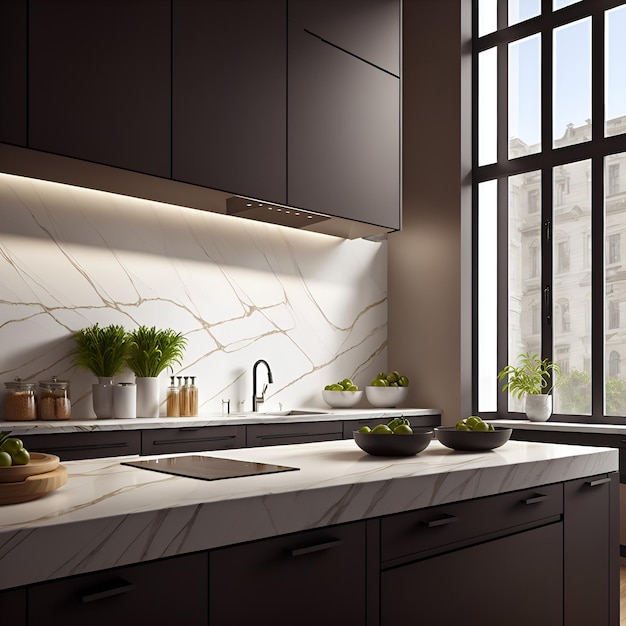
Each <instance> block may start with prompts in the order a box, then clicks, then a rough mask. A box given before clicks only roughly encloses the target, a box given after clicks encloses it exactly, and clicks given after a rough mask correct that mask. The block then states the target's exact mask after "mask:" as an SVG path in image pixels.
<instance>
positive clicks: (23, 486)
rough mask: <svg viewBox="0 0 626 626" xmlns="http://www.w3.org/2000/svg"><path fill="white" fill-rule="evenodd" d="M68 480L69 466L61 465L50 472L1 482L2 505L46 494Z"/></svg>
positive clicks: (0, 500) (0, 501)
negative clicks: (15, 480)
mask: <svg viewBox="0 0 626 626" xmlns="http://www.w3.org/2000/svg"><path fill="white" fill-rule="evenodd" d="M66 482H67V468H66V467H65V466H64V465H59V466H58V467H56V468H55V469H53V470H52V471H50V472H44V473H42V474H32V475H30V476H27V477H26V478H25V479H24V480H20V481H18V482H13V483H0V505H1V504H17V503H18V502H28V501H29V500H35V499H37V498H41V496H45V495H46V494H47V493H50V492H51V491H54V490H55V489H58V488H59V487H62V486H63V485H64V484H65V483H66Z"/></svg>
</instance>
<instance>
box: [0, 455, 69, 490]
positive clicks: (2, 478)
mask: <svg viewBox="0 0 626 626" xmlns="http://www.w3.org/2000/svg"><path fill="white" fill-rule="evenodd" d="M58 466H59V457H58V456H56V455H55V454H44V453H43V452H31V453H30V461H29V462H28V463H27V464H26V465H10V466H9V467H0V483H16V482H19V481H20V480H24V479H26V478H28V476H33V475H35V474H45V473H46V472H50V471H52V470H53V469H56V468H57V467H58Z"/></svg>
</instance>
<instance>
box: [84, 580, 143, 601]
mask: <svg viewBox="0 0 626 626" xmlns="http://www.w3.org/2000/svg"><path fill="white" fill-rule="evenodd" d="M134 589H135V585H133V583H129V582H128V581H127V580H124V579H123V578H116V579H114V580H112V581H110V582H109V583H108V584H105V585H103V586H102V587H101V588H100V589H99V590H98V591H94V592H92V593H87V594H85V595H84V596H81V601H82V603H83V604H85V603H87V602H95V601H96V600H104V598H111V597H112V596H119V595H121V594H122V593H128V592H129V591H134Z"/></svg>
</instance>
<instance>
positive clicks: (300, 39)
mask: <svg viewBox="0 0 626 626" xmlns="http://www.w3.org/2000/svg"><path fill="white" fill-rule="evenodd" d="M303 4H304V5H305V6H306V5H307V4H310V3H303ZM327 4H328V3H324V6H326V5H327ZM287 93H288V126H287V171H288V177H287V202H288V204H289V205H291V206H295V207H299V208H302V209H307V210H310V211H317V212H321V213H325V214H329V215H334V216H338V217H343V218H347V219H353V220H358V221H362V222H367V223H370V224H376V225H379V226H384V227H388V228H392V229H399V228H400V225H401V221H400V219H401V218H400V206H401V205H400V80H399V78H398V77H397V76H394V75H393V74H389V73H388V72H385V71H383V70H381V69H379V68H377V67H375V66H373V65H371V64H370V63H367V62H365V61H364V60H362V59H360V58H358V57H356V56H354V55H353V54H350V53H348V52H347V51H345V50H342V49H340V48H338V47H336V46H334V45H330V44H329V43H328V42H326V41H324V40H323V39H320V38H319V37H318V36H316V35H315V34H313V33H312V32H310V31H309V30H307V29H306V27H305V24H304V23H303V22H302V20H301V19H300V18H299V16H298V15H293V12H292V10H291V4H290V19H289V68H288V89H287Z"/></svg>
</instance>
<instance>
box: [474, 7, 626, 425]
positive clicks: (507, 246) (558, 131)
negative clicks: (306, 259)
mask: <svg viewBox="0 0 626 626" xmlns="http://www.w3.org/2000/svg"><path fill="white" fill-rule="evenodd" d="M473 10H474V15H473V24H474V36H473V42H474V45H473V55H474V62H473V76H474V103H473V104H474V106H473V114H474V123H473V129H474V133H473V137H474V151H473V154H474V167H473V181H474V182H473V184H474V194H473V198H474V206H475V211H474V213H473V214H474V216H475V220H476V228H474V232H475V233H476V235H475V240H474V246H475V248H476V249H479V250H483V251H485V250H487V251H489V252H488V253H487V254H485V255H484V257H485V258H494V257H495V258H497V259H498V262H497V289H496V300H497V306H493V305H491V306H490V305H489V303H490V302H492V301H493V299H494V281H493V268H486V267H485V268H482V267H481V266H480V263H479V261H478V259H479V258H480V256H479V255H475V259H477V260H476V264H477V266H476V268H475V277H476V283H475V293H476V302H477V304H476V308H475V311H476V314H478V311H480V312H481V314H480V317H479V319H478V323H477V324H475V328H476V329H477V330H476V333H475V336H474V345H475V347H476V350H475V352H476V368H477V375H476V376H475V380H477V381H479V382H478V383H477V388H476V389H475V405H476V410H477V412H479V413H480V414H484V413H486V414H489V413H492V414H494V415H496V416H499V417H507V416H509V415H512V414H515V413H519V412H522V411H523V405H522V403H520V402H517V401H515V400H513V399H512V398H511V397H510V396H509V395H508V394H506V393H503V392H502V391H501V390H500V389H499V387H498V383H497V372H498V371H499V370H500V369H502V367H504V366H505V365H507V364H509V363H515V362H516V358H517V355H519V354H521V353H523V352H527V351H530V352H531V353H537V354H540V355H541V356H542V357H549V358H551V359H553V360H555V361H556V362H557V363H559V365H560V366H561V371H562V375H561V376H560V378H559V380H557V383H558V384H557V387H556V389H555V391H554V412H555V414H556V415H560V416H562V418H563V419H564V420H566V421H581V422H609V423H611V422H613V423H626V372H625V373H622V370H621V368H620V360H621V356H620V355H621V354H623V353H625V351H626V333H625V334H624V335H622V333H620V332H619V329H620V324H621V320H620V311H621V306H622V304H623V303H624V302H626V271H623V270H622V267H621V233H622V232H623V231H624V230H625V229H626V185H624V184H623V183H621V180H620V176H621V173H622V172H623V171H624V168H625V167H626V62H625V61H624V59H626V2H625V1H624V0H541V1H537V2H525V1H523V0H474V2H473ZM494 216H495V219H494Z"/></svg>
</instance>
